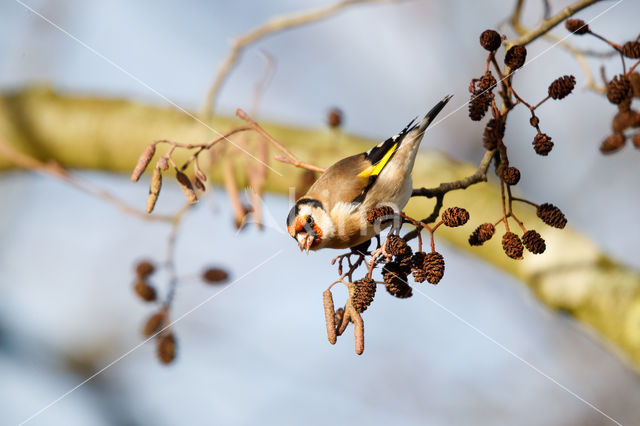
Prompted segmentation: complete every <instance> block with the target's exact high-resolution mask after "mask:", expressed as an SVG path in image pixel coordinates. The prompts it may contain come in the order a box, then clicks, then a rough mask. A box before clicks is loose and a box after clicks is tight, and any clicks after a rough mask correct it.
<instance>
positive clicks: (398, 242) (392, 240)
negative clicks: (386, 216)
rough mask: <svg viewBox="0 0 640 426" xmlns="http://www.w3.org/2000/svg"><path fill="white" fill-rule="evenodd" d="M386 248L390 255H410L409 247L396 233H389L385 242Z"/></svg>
mask: <svg viewBox="0 0 640 426" xmlns="http://www.w3.org/2000/svg"><path fill="white" fill-rule="evenodd" d="M385 248H386V250H387V253H389V254H390V255H392V256H398V257H405V256H411V247H409V245H408V244H407V242H406V241H405V240H404V238H402V237H399V236H397V235H389V237H387V242H386V247H385Z"/></svg>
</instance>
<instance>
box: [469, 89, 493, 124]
mask: <svg viewBox="0 0 640 426" xmlns="http://www.w3.org/2000/svg"><path fill="white" fill-rule="evenodd" d="M489 106H491V93H490V92H488V91H476V92H474V93H473V94H472V95H471V99H470V100H469V117H470V118H471V119H472V120H473V121H480V120H482V118H483V117H484V115H485V114H486V113H487V111H488V110H489Z"/></svg>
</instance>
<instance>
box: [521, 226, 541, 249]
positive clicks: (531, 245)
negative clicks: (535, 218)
mask: <svg viewBox="0 0 640 426" xmlns="http://www.w3.org/2000/svg"><path fill="white" fill-rule="evenodd" d="M522 242H523V243H524V246H525V247H526V248H527V250H529V251H530V252H531V253H533V254H542V253H544V251H545V250H546V249H547V245H546V243H545V242H544V239H543V238H542V236H540V234H538V233H537V232H536V231H534V230H533V229H530V230H528V231H527V232H525V233H524V235H523V236H522Z"/></svg>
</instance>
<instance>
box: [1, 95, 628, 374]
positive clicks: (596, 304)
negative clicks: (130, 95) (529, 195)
mask: <svg viewBox="0 0 640 426" xmlns="http://www.w3.org/2000/svg"><path fill="white" fill-rule="evenodd" d="M17 115H19V116H20V117H21V118H22V120H21V123H22V124H21V125H17V122H16V120H15V118H14V117H16V116H17ZM216 120H217V121H218V123H220V124H219V129H220V130H221V131H222V132H224V131H227V130H229V129H232V128H234V127H235V126H237V124H238V122H237V120H232V119H229V118H225V117H217V118H216ZM264 128H265V130H267V131H268V132H269V134H270V135H273V137H274V138H277V139H278V140H283V141H285V140H286V141H287V146H288V147H290V148H291V149H294V150H295V152H296V153H297V154H299V155H300V157H301V158H313V159H314V161H317V162H318V163H321V164H332V163H334V162H336V161H337V160H339V159H340V158H344V157H345V156H346V155H350V154H355V153H358V152H363V151H366V150H367V149H368V148H370V147H371V146H372V145H374V144H375V143H376V141H372V140H367V139H360V138H356V137H354V136H352V135H347V134H344V135H343V137H342V138H341V141H340V147H339V149H336V146H335V143H334V142H333V141H327V138H326V131H324V130H315V131H313V130H303V129H297V128H292V127H285V126H278V125H274V124H265V125H264ZM0 132H2V133H1V134H2V137H3V138H4V139H5V140H6V141H7V142H8V143H10V144H11V145H10V146H12V147H15V149H16V150H19V151H20V152H29V153H30V155H31V156H36V155H38V154H42V155H43V156H45V155H46V157H47V158H52V159H55V160H56V161H57V162H58V163H60V164H64V165H66V166H67V167H74V168H92V169H102V170H108V171H122V172H127V173H129V172H130V171H131V169H132V168H133V165H134V164H135V161H136V158H137V157H138V155H139V154H140V152H141V151H142V150H143V149H144V148H145V146H146V144H147V143H146V141H149V140H155V139H157V138H158V135H165V136H167V137H169V138H171V139H173V140H193V139H196V140H207V138H209V137H210V134H209V133H208V132H207V131H206V129H205V130H202V126H201V125H200V124H198V123H194V122H192V121H191V120H185V119H184V116H183V115H182V114H181V113H180V112H178V111H175V110H172V109H166V108H157V107H150V106H145V105H141V104H138V103H133V102H126V101H122V100H119V101H114V100H108V99H100V98H87V97H84V98H80V97H72V96H62V95H58V94H55V93H52V92H51V91H43V90H32V91H29V90H25V91H23V92H19V93H16V94H13V95H10V96H6V95H5V96H2V95H0ZM199 132H202V133H199ZM176 155H182V157H181V158H182V159H183V160H184V159H186V158H187V156H186V155H184V153H183V154H181V153H177V154H176ZM96 159H99V160H100V161H97V160H96ZM13 164H15V163H11V162H9V161H7V160H6V159H5V157H4V156H0V170H1V169H6V168H8V167H12V166H13ZM25 166H27V167H28V165H27V164H25ZM274 167H276V169H277V170H278V171H279V172H281V173H282V176H279V175H277V174H276V173H271V174H269V176H268V178H267V182H266V184H265V190H268V191H272V192H277V193H280V194H287V193H288V191H289V187H290V186H291V182H294V181H295V179H296V176H297V175H296V170H295V169H294V168H293V167H291V166H289V165H287V164H275V165H274ZM220 169H221V167H218V168H214V169H212V170H211V173H210V176H209V178H210V179H209V181H210V182H218V183H219V182H222V180H223V179H222V171H221V170H220ZM476 172H477V165H471V164H466V163H460V162H457V161H454V160H452V159H450V158H448V157H447V156H444V155H441V154H435V153H424V152H420V153H419V154H418V156H417V157H416V164H415V167H414V172H413V179H414V182H415V185H416V186H426V185H427V184H429V183H434V182H454V181H456V180H462V179H464V178H466V177H468V176H471V175H474V174H475V173H476ZM500 200H501V195H500V189H499V188H498V187H497V186H496V185H493V184H491V183H487V184H485V185H471V186H469V187H468V188H467V189H466V190H465V191H464V192H463V191H451V192H449V193H448V195H447V204H451V205H456V204H464V206H465V208H466V209H467V210H468V211H469V214H470V217H471V220H470V224H468V225H465V227H464V228H451V229H449V228H444V229H440V230H439V231H438V233H441V234H440V235H441V237H442V238H443V239H446V240H448V241H449V242H450V243H451V244H454V245H456V246H457V247H459V248H460V249H461V250H465V251H467V252H470V253H473V254H474V255H476V256H478V257H481V258H483V259H484V260H486V261H487V262H489V263H491V264H493V265H494V266H496V267H498V268H500V269H501V270H503V271H505V272H508V273H510V274H512V275H513V276H514V277H516V278H517V279H519V280H521V281H522V282H523V283H525V284H526V285H528V286H529V287H530V288H531V289H532V291H533V292H534V293H535V294H536V295H537V296H538V298H539V299H540V300H541V301H542V302H543V303H545V304H546V305H548V306H550V307H552V308H556V309H561V310H563V311H564V312H567V313H570V314H571V315H573V316H574V317H575V318H576V319H578V320H579V321H581V322H583V323H585V324H589V325H590V326H591V327H593V328H594V329H596V330H598V331H599V333H600V334H601V335H602V336H604V337H605V338H606V339H607V340H608V341H609V342H612V343H614V344H615V345H616V347H617V348H619V349H621V350H622V352H624V353H625V354H626V356H627V357H629V358H631V359H633V362H634V364H635V365H636V366H638V367H640V327H638V319H639V318H640V314H639V313H640V273H638V271H636V270H633V269H632V268H629V267H628V266H625V265H623V264H621V263H619V262H616V261H615V260H613V259H611V258H609V257H607V255H606V254H604V253H603V252H602V251H601V250H600V249H599V248H598V247H597V246H596V245H595V244H594V243H593V242H592V241H590V240H589V239H588V238H586V237H585V236H584V235H582V234H580V233H579V232H577V231H576V230H575V229H571V227H570V226H567V227H565V229H563V230H557V229H554V228H550V227H546V226H545V227H542V228H540V229H539V232H540V233H541V234H543V236H544V238H545V239H547V241H553V244H550V245H549V247H548V248H547V251H546V252H545V253H544V254H542V255H539V256H537V257H536V258H535V259H525V260H523V261H519V262H515V261H513V260H511V259H509V258H507V257H506V256H505V255H504V252H503V251H502V246H501V243H500V241H499V239H495V238H494V239H493V240H491V241H488V242H487V243H485V245H484V246H483V248H482V250H478V249H477V248H473V247H470V246H469V243H468V236H469V234H468V233H466V232H464V230H465V229H467V230H468V231H469V232H471V228H473V226H475V225H476V224H477V222H476V221H477V220H478V218H482V217H484V216H486V214H487V211H488V210H489V209H492V208H495V206H498V205H501V201H500ZM424 201H425V200H424V198H422V197H417V198H415V199H412V201H410V202H409V204H408V205H407V207H406V209H405V212H406V213H407V214H408V215H410V216H412V217H416V216H417V217H420V216H422V215H424V213H425V209H427V208H428V209H431V206H430V205H427V206H425V204H424V203H423V202H424ZM427 211H428V210H427ZM152 217H153V216H152ZM518 217H519V219H520V220H521V221H523V222H525V223H526V222H528V221H531V222H533V221H537V220H538V217H537V216H536V209H535V208H531V209H523V210H522V212H521V213H519V214H518ZM474 218H475V219H474ZM474 222H476V223H474ZM467 227H468V228H467ZM621 295H624V297H621Z"/></svg>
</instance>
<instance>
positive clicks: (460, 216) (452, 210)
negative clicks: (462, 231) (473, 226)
mask: <svg viewBox="0 0 640 426" xmlns="http://www.w3.org/2000/svg"><path fill="white" fill-rule="evenodd" d="M441 218H442V222H443V223H444V224H445V225H446V226H449V227H451V228H455V227H457V226H462V225H464V224H465V223H467V221H468V220H469V212H468V211H466V210H465V209H463V208H462V207H449V208H448V209H446V210H445V211H444V212H443V213H442V216H441Z"/></svg>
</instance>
